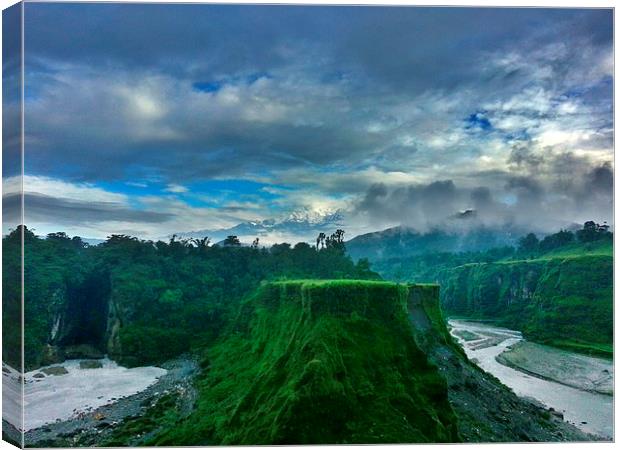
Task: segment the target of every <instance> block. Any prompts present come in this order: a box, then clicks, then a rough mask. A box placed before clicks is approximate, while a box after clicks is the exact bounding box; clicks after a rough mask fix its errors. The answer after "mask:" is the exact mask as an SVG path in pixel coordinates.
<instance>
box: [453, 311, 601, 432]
mask: <svg viewBox="0 0 620 450" xmlns="http://www.w3.org/2000/svg"><path fill="white" fill-rule="evenodd" d="M449 325H450V327H451V333H452V334H453V336H455V337H456V338H457V339H458V341H459V343H460V344H461V345H462V346H463V348H464V350H465V353H466V354H467V356H468V357H469V358H470V359H471V360H473V361H474V362H475V363H476V364H478V366H480V367H481V368H482V369H484V370H485V371H487V372H489V373H491V374H492V375H494V376H495V377H497V378H498V379H499V380H500V381H501V382H502V383H504V384H505V385H506V386H508V387H509V388H511V389H512V390H513V391H514V392H515V393H516V394H517V395H519V396H521V397H531V398H534V399H536V400H538V401H539V402H541V403H543V404H545V405H547V406H548V407H551V408H553V409H555V410H556V411H560V412H562V413H563V414H564V420H566V421H568V422H570V423H572V424H574V425H575V426H577V427H578V428H580V429H582V430H583V431H585V432H588V433H593V434H596V435H599V436H602V437H604V438H609V439H612V438H613V396H610V395H602V394H597V393H592V392H587V391H583V390H580V389H576V388H573V387H569V386H565V385H563V384H559V383H556V382H553V381H548V380H543V379H541V378H538V377H534V376H531V375H528V374H525V373H523V372H520V371H518V370H515V369H512V368H510V367H507V366H505V365H503V364H500V363H499V362H497V360H496V359H495V358H496V357H497V356H498V355H499V354H501V353H502V352H504V351H506V349H507V347H509V346H511V345H513V344H516V343H517V342H519V341H521V340H523V337H522V335H521V333H519V332H518V331H514V330H509V329H506V328H498V327H493V326H490V325H487V324H483V323H479V322H469V321H463V320H450V321H449ZM562 353H565V352H561V351H558V356H557V357H558V358H561V357H562ZM610 365H611V363H610Z"/></svg>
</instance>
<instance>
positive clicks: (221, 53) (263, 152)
mask: <svg viewBox="0 0 620 450" xmlns="http://www.w3.org/2000/svg"><path fill="white" fill-rule="evenodd" d="M25 30H26V32H25V48H26V62H25V67H26V73H25V78H26V87H25V97H26V101H25V111H26V112H25V124H26V125H25V135H26V140H25V146H26V157H25V174H26V175H25V179H24V181H25V186H26V191H27V195H26V224H27V225H29V226H31V227H34V228H35V229H36V231H37V232H38V233H41V234H44V233H48V232H51V231H59V230H62V231H66V232H68V233H69V234H79V235H81V236H86V237H95V238H105V236H107V235H109V234H111V233H127V234H132V235H137V236H139V237H142V238H158V237H161V236H166V235H169V234H171V233H174V232H186V231H191V230H203V229H207V230H213V229H218V228H226V227H231V226H233V225H235V224H238V223H240V222H244V221H260V220H266V219H276V220H281V219H283V218H286V217H287V216H288V215H290V214H292V213H296V214H297V215H298V216H299V215H300V214H306V213H308V214H311V215H312V216H313V217H316V216H320V215H321V214H329V213H334V212H338V213H339V214H340V216H341V217H342V226H343V227H344V228H345V230H347V236H348V237H352V236H353V235H356V234H358V233H362V232H367V231H374V230H378V229H383V228H387V227H389V226H394V225H400V224H403V225H407V226H411V227H414V228H416V229H419V230H428V229H429V228H431V227H435V226H442V227H453V226H465V225H463V224H466V226H481V225H484V226H506V225H511V226H521V227H525V228H530V229H534V230H538V231H545V230H556V229H558V228H560V227H562V226H566V225H568V224H571V223H580V222H583V221H585V220H588V219H594V220H597V221H604V220H606V221H608V222H611V221H612V195H613V192H612V184H613V116H612V106H613V104H612V88H613V50H612V32H613V25H612V13H611V10H601V9H599V10H588V9H581V10H568V9H479V8H413V7H410V8H395V7H318V6H314V7H313V6H210V5H154V4H151V5H139V4H135V5H128V4H42V3H28V4H26V6H25ZM5 155H6V153H5ZM5 158H6V156H5ZM5 167H6V164H5ZM15 175H16V173H11V172H10V171H7V170H6V169H5V180H4V181H5V183H4V184H5V192H7V186H8V187H9V188H10V187H11V186H13V187H14V188H15V189H17V188H18V181H19V180H18V179H17V178H14V176H15ZM8 191H9V192H10V189H8ZM9 200H10V199H9ZM468 210H472V211H470V212H468V213H464V212H465V211H468ZM300 238H301V239H308V236H300Z"/></svg>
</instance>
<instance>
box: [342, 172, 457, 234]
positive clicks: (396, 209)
mask: <svg viewBox="0 0 620 450" xmlns="http://www.w3.org/2000/svg"><path fill="white" fill-rule="evenodd" d="M460 196H461V193H460V192H459V191H458V190H457V189H456V186H455V185H454V183H453V182H452V180H443V181H435V182H432V183H429V184H421V185H410V186H407V187H400V188H396V189H393V190H389V189H388V187H387V186H386V185H385V184H381V183H379V184H374V185H373V186H371V187H370V188H369V189H368V191H367V192H366V195H365V197H364V198H363V200H362V201H361V202H360V203H359V204H358V205H357V206H356V209H355V211H354V215H358V214H359V215H366V216H367V218H368V219H369V220H371V221H375V222H379V223H381V222H383V223H385V222H386V221H387V222H389V221H396V222H399V223H402V224H406V225H409V226H413V227H415V228H418V229H428V228H429V227H431V226H433V224H435V225H438V224H439V223H440V222H441V221H443V220H445V219H446V217H447V216H448V215H450V214H447V213H446V212H447V211H452V212H454V211H455V209H456V202H457V200H458V199H459V197H460Z"/></svg>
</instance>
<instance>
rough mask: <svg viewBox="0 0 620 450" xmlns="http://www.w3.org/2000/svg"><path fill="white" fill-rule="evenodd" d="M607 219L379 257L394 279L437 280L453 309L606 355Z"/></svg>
mask: <svg viewBox="0 0 620 450" xmlns="http://www.w3.org/2000/svg"><path fill="white" fill-rule="evenodd" d="M612 237H613V236H612V234H611V233H610V232H609V230H608V227H607V225H599V224H596V223H594V222H586V223H585V224H584V226H583V228H582V229H579V230H577V231H576V232H574V233H573V232H571V231H567V230H560V231H559V232H557V233H554V234H550V235H548V236H545V237H544V238H543V239H542V240H539V239H538V237H537V236H536V235H535V234H533V233H530V234H527V235H525V236H523V237H522V238H521V239H519V240H518V245H517V247H516V248H515V247H509V246H507V247H501V248H495V249H490V250H487V251H483V252H467V253H440V254H425V255H420V256H417V257H412V258H403V259H398V258H395V259H389V260H379V261H376V262H374V263H373V268H374V269H375V270H377V271H378V272H379V273H380V274H381V275H382V276H384V277H385V278H387V279H392V280H396V281H413V282H421V281H424V282H426V281H432V282H438V283H439V284H440V285H441V286H442V291H441V298H442V304H443V307H444V310H445V311H446V313H448V314H449V315H452V316H459V317H467V318H478V319H491V320H495V321H497V322H498V323H500V324H502V325H504V326H508V327H512V328H515V329H519V330H521V331H523V333H524V334H525V336H526V337H528V338H529V339H532V340H535V341H537V342H541V343H546V344H551V345H555V346H559V347H564V348H569V349H572V350H577V351H583V352H587V353H593V354H598V355H605V356H610V355H611V354H612V350H613V349H612V347H613V346H612V342H613V245H612Z"/></svg>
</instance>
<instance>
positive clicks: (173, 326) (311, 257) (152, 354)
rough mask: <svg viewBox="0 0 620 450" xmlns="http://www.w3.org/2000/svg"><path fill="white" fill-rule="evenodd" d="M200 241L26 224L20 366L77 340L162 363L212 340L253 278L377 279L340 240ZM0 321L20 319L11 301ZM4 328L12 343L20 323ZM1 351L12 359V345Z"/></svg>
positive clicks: (14, 264)
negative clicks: (93, 234) (91, 237)
mask: <svg viewBox="0 0 620 450" xmlns="http://www.w3.org/2000/svg"><path fill="white" fill-rule="evenodd" d="M20 233H21V230H19V229H18V230H15V231H13V232H12V233H11V234H9V235H8V236H6V237H5V238H4V239H3V245H4V255H5V256H4V271H3V276H4V277H5V278H4V281H5V291H4V296H3V301H4V302H5V303H6V304H8V305H19V286H18V285H17V286H15V284H14V283H10V280H9V278H10V277H11V276H13V277H14V276H15V275H14V272H19V251H20ZM207 243H208V241H207V240H201V241H194V240H191V241H190V240H184V241H177V240H176V239H174V238H173V239H171V240H170V241H169V242H161V241H160V242H151V241H140V240H138V239H136V238H133V237H129V236H124V235H114V236H111V237H110V238H108V240H107V241H106V242H104V243H103V244H100V245H97V246H94V247H91V246H88V245H87V244H85V243H84V242H83V241H82V240H81V239H80V238H79V237H74V238H69V237H68V236H66V235H65V234H64V233H54V234H50V235H48V236H47V238H45V239H42V238H38V237H37V236H35V235H34V234H33V233H32V232H31V231H30V230H27V229H25V230H24V248H25V286H26V290H25V293H24V294H25V304H26V311H25V320H26V327H25V328H26V330H25V350H26V355H25V358H26V366H27V367H29V368H33V367H36V366H39V365H41V364H44V363H51V362H57V361H56V359H58V358H60V359H62V354H61V353H62V350H63V349H64V348H66V347H68V346H72V345H80V344H90V345H91V346H94V347H96V348H98V350H100V351H102V352H109V353H110V354H111V356H112V357H114V358H115V359H117V360H119V361H120V362H122V363H124V364H126V365H138V364H150V363H156V362H161V361H163V360H166V359H169V358H171V357H173V356H175V355H178V354H180V353H182V352H184V351H187V350H190V349H191V348H195V347H201V346H202V345H204V344H205V343H207V342H211V341H213V339H214V338H215V337H217V336H218V335H219V333H220V332H221V331H222V329H223V328H224V327H226V326H227V324H228V323H229V322H230V319H231V318H233V317H234V316H235V315H236V313H237V309H238V305H239V302H240V300H241V299H242V298H243V297H244V296H245V295H247V294H248V293H249V292H250V291H252V290H253V289H255V288H256V287H257V286H258V285H259V283H260V282H261V281H264V280H269V279H272V280H273V279H286V278H299V277H304V278H356V279H373V278H377V275H376V274H374V273H373V272H371V271H370V270H369V266H368V264H367V263H366V262H364V261H361V262H359V263H358V264H353V262H352V261H351V259H350V258H348V257H347V256H346V255H345V254H344V247H343V245H342V242H341V239H340V240H339V241H330V245H329V246H325V247H324V248H321V249H320V250H319V251H317V250H316V249H315V248H313V247H311V246H309V245H308V244H304V243H299V244H297V245H295V246H294V247H291V246H290V245H289V244H280V245H274V246H273V247H271V248H269V249H266V248H258V246H257V245H256V246H252V247H241V246H238V245H230V246H228V245H224V246H208V245H207ZM7 281H9V283H6V282H7ZM7 288H8V289H7ZM93 317H94V318H95V319H96V320H93ZM5 320H6V322H5V323H9V324H11V323H13V324H14V323H19V320H20V316H19V310H18V309H17V310H16V309H15V308H13V309H10V308H7V309H5ZM55 328H58V329H57V330H55ZM6 329H7V330H9V328H6ZM12 330H13V334H11V333H9V334H8V336H9V340H8V341H7V342H10V343H13V342H19V330H18V329H16V328H14V327H13V328H12ZM13 338H14V339H13ZM104 338H107V341H106V340H105V339H104ZM12 345H14V344H12ZM17 348H18V347H17ZM5 355H6V356H7V357H8V358H7V359H6V360H7V361H8V362H9V363H12V364H15V365H19V361H18V357H19V354H18V353H15V354H13V353H11V352H7V353H5Z"/></svg>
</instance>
